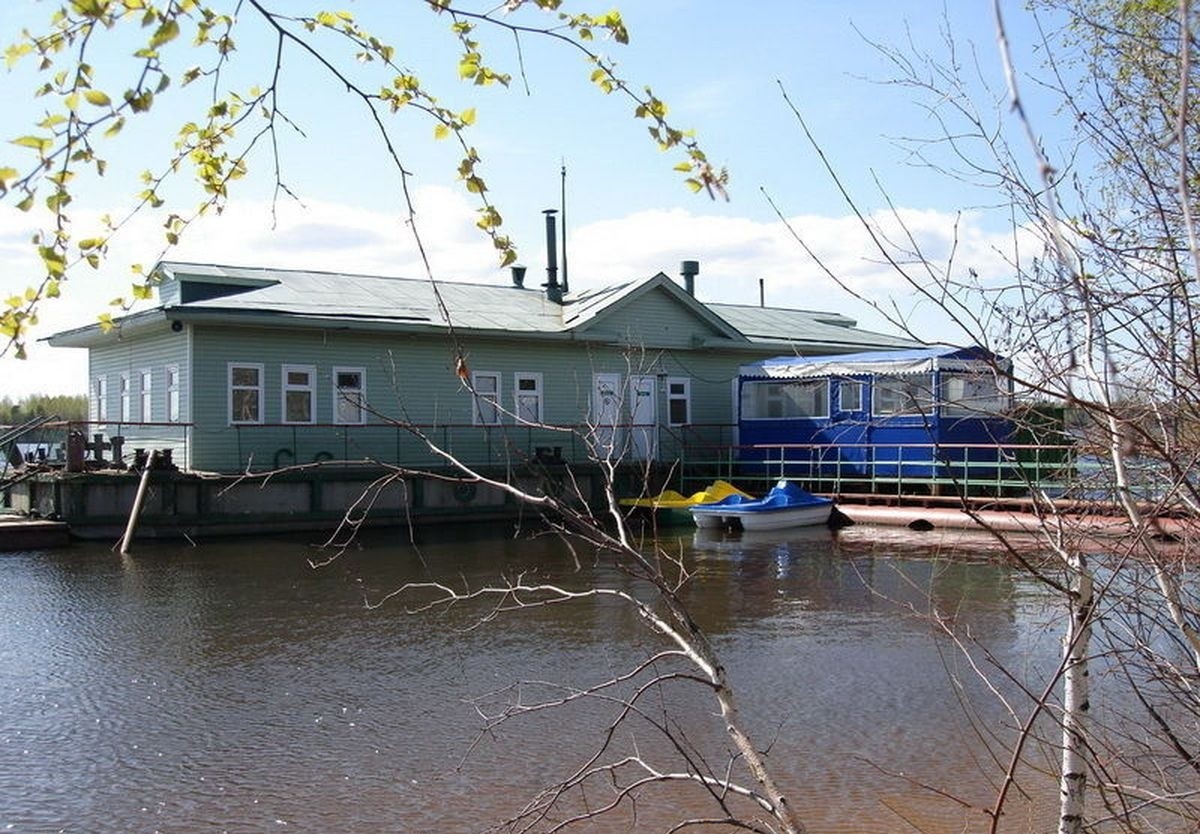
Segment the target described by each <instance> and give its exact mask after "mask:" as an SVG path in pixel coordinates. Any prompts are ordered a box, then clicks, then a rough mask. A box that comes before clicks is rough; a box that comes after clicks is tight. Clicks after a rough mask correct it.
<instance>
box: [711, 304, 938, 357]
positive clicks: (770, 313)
mask: <svg viewBox="0 0 1200 834" xmlns="http://www.w3.org/2000/svg"><path fill="white" fill-rule="evenodd" d="M708 306H709V307H710V308H711V309H712V311H713V312H714V313H716V314H717V315H719V316H721V318H723V319H725V320H726V321H728V322H729V323H730V324H731V325H733V326H734V327H735V328H737V329H738V331H740V332H741V333H743V334H744V335H745V336H746V338H748V339H749V340H750V341H752V342H780V343H792V344H806V345H811V346H812V347H813V348H816V347H818V346H822V345H825V346H828V347H829V348H831V349H836V351H845V350H847V349H853V348H856V347H862V348H888V347H891V348H904V347H912V346H915V345H916V344H917V343H916V342H914V341H912V340H911V339H904V338H901V337H899V336H887V335H884V334H882V333H873V332H871V331H870V330H861V329H859V328H857V327H855V326H854V324H855V322H854V319H852V318H849V317H848V316H843V315H841V314H839V313H827V312H819V311H816V310H794V309H789V308H786V307H752V306H749V305H744V304H709V305H708Z"/></svg>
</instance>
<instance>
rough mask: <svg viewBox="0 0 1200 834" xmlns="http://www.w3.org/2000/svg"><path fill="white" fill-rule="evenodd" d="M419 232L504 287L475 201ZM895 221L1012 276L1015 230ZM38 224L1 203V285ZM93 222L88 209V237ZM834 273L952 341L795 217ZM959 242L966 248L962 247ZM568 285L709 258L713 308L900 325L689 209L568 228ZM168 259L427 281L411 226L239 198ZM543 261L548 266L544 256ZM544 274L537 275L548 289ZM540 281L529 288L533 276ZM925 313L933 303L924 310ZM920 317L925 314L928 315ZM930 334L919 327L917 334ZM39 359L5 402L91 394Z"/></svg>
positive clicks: (433, 192) (7, 368)
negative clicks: (820, 314)
mask: <svg viewBox="0 0 1200 834" xmlns="http://www.w3.org/2000/svg"><path fill="white" fill-rule="evenodd" d="M415 200H416V204H417V210H418V216H417V221H418V228H419V230H420V232H421V235H422V238H423V241H424V244H425V247H426V250H427V252H428V253H429V259H430V262H431V264H432V266H433V269H434V274H435V276H436V277H438V278H439V279H444V280H470V281H497V280H506V279H505V278H504V277H502V276H501V275H500V274H499V273H498V271H497V269H496V258H495V254H494V250H493V248H492V246H491V244H490V242H489V241H488V240H487V239H486V238H484V237H483V236H482V235H481V234H480V233H479V231H478V230H477V229H476V228H475V217H476V215H475V212H474V207H473V205H472V204H471V203H470V202H469V201H468V200H467V199H466V197H464V196H463V195H461V194H460V193H458V192H456V191H453V190H451V189H447V188H443V187H427V188H423V189H420V190H418V192H417V193H416V195H415ZM899 220H903V223H904V225H905V227H906V228H907V230H908V233H909V234H911V235H912V236H913V238H914V239H915V240H916V241H918V242H919V244H920V246H921V248H922V249H923V251H925V252H926V253H927V254H928V256H929V257H931V258H932V259H933V260H934V261H935V262H937V263H940V264H941V265H944V264H945V261H946V259H947V258H948V257H949V253H950V252H951V250H952V248H953V247H955V246H957V262H956V263H957V265H956V267H955V269H957V270H958V271H959V272H965V271H966V268H967V267H968V266H970V267H972V268H974V269H975V270H977V271H978V272H979V273H980V274H983V275H987V274H989V273H991V272H995V273H996V274H1005V273H1007V272H1008V270H1007V269H1006V268H1005V266H1004V264H1003V261H1002V259H1001V258H1000V257H999V256H998V255H997V251H996V250H998V249H1000V250H1002V249H1004V248H1005V247H1011V234H1007V235H993V234H989V233H987V232H985V231H984V230H983V229H982V227H981V224H980V219H979V218H978V217H975V216H972V215H965V216H963V218H962V219H961V221H960V223H959V228H958V229H957V231H956V230H955V217H954V216H953V215H949V214H945V213H941V212H934V211H918V210H903V211H901V212H899V219H897V218H893V217H879V218H876V222H877V223H878V225H879V227H880V228H881V230H883V231H884V233H885V234H886V235H887V236H888V237H889V238H891V239H893V240H895V241H901V240H903V238H902V233H901V231H900V228H899ZM29 221H30V218H29V217H28V216H27V215H22V214H20V213H19V212H15V211H13V210H11V209H10V208H7V207H0V258H3V262H4V263H5V265H6V268H5V272H4V274H3V276H0V290H2V291H3V292H4V294H5V295H6V296H7V295H9V294H12V293H20V292H22V291H23V290H24V287H25V286H26V285H27V284H28V283H29V282H30V279H31V278H32V277H36V265H37V264H36V260H37V259H36V256H35V255H34V253H33V251H32V248H31V247H30V246H29V243H28V241H29V238H30V235H31V234H32V229H31V227H30V225H29ZM94 222H95V218H94V217H88V216H85V215H83V214H82V213H81V214H80V215H79V216H78V217H77V219H76V223H77V226H78V228H79V229H81V230H82V229H86V228H89V227H90V224H93V223H94ZM161 222H162V219H161V217H157V216H153V215H150V214H147V215H144V216H139V217H137V218H136V219H135V220H134V221H133V222H131V223H130V224H129V225H128V226H127V227H125V228H123V229H122V231H121V233H120V236H119V237H118V238H117V240H116V241H114V243H113V245H112V247H111V250H110V260H109V263H108V264H107V265H106V266H105V268H104V270H103V272H101V273H96V272H91V271H90V270H88V269H87V268H86V267H84V268H83V269H82V270H77V271H76V272H75V273H74V274H73V277H72V278H71V280H70V282H69V285H68V286H67V288H66V289H65V291H64V297H63V298H62V299H59V300H56V301H52V302H49V303H47V304H46V305H45V306H44V307H43V309H42V315H41V324H40V326H39V329H38V332H37V333H36V334H35V335H36V336H39V337H44V336H46V335H49V334H50V333H53V332H55V331H58V330H63V329H67V328H70V327H77V326H80V325H83V324H87V323H88V322H91V321H94V320H95V316H96V315H97V313H99V312H102V311H104V310H105V309H108V308H107V307H106V304H107V302H108V300H109V299H110V298H112V297H113V296H115V295H119V294H122V293H124V292H127V291H128V280H127V276H129V274H130V273H129V266H130V264H132V263H135V262H137V263H142V264H144V265H145V266H147V267H149V266H150V265H152V264H153V263H154V261H155V260H157V258H158V257H159V255H160V252H161V251H162V228H161V225H160V224H161ZM789 223H790V225H791V227H792V228H793V229H794V230H795V231H796V233H797V234H798V235H799V236H800V237H802V238H803V239H804V240H805V242H806V243H807V244H808V245H809V246H810V247H811V248H812V249H813V250H814V252H815V253H816V254H817V255H818V256H819V257H820V258H821V259H822V260H823V261H824V262H825V264H826V265H827V266H828V267H829V268H830V269H831V270H832V271H833V272H834V273H835V274H837V275H839V276H841V277H842V279H843V280H844V281H845V282H846V283H847V284H848V285H850V286H851V287H852V288H853V289H854V291H855V292H857V293H860V294H862V295H863V296H865V297H867V298H871V299H875V300H878V301H880V302H883V303H889V302H891V301H892V300H894V301H895V303H896V304H897V306H898V308H899V309H900V310H901V311H903V312H904V313H906V314H908V313H913V312H914V311H915V312H916V313H917V314H918V322H920V321H925V320H928V321H930V322H931V323H930V324H929V325H928V326H929V328H930V331H929V332H928V336H929V338H931V339H939V338H952V337H951V336H949V335H948V333H947V332H946V331H945V329H944V325H942V324H933V323H932V319H928V315H929V313H930V311H929V310H928V309H926V310H924V312H923V313H922V308H921V306H920V304H919V303H918V301H917V296H916V293H915V292H914V290H913V288H912V287H911V286H910V285H909V284H907V283H906V282H905V281H904V280H903V279H902V278H901V277H900V276H899V275H898V274H897V273H896V271H895V270H894V269H892V268H890V267H888V266H887V265H885V264H883V263H881V259H880V257H879V255H878V252H877V251H876V249H875V248H874V246H873V245H872V244H871V242H870V239H869V237H868V236H867V234H866V232H865V230H864V229H863V228H862V226H861V224H860V223H859V222H858V221H857V220H856V219H854V218H852V217H819V216H811V215H804V216H797V217H794V218H791V219H790V220H789ZM956 240H957V244H955V241H956ZM568 245H569V258H570V260H569V263H570V280H571V285H572V288H574V289H582V288H585V287H590V286H598V285H601V284H606V283H612V282H616V281H623V280H629V279H631V278H642V277H646V276H648V275H652V274H654V273H656V272H659V271H663V272H666V273H667V274H668V275H672V276H674V275H676V274H677V272H678V269H679V261H680V260H681V259H695V260H699V261H700V262H701V274H700V277H699V280H698V284H697V295H698V296H699V297H700V298H701V299H703V300H708V301H721V302H730V303H743V304H757V303H759V279H763V280H764V281H765V297H766V302H767V304H769V305H772V306H782V307H798V308H803V309H820V310H834V311H838V312H844V313H846V314H848V315H850V316H852V317H855V318H857V319H858V320H859V324H860V326H863V327H867V328H869V329H882V330H891V328H889V327H888V326H887V324H886V322H885V321H884V319H883V318H882V317H881V316H879V315H878V314H876V313H874V312H872V311H871V310H870V309H869V308H868V307H867V306H866V305H864V304H862V303H861V302H857V301H855V300H854V299H853V298H852V296H851V295H850V294H849V293H847V292H846V291H845V290H844V289H842V288H841V287H839V286H838V285H837V283H836V282H835V281H833V280H831V279H830V278H829V277H828V276H826V275H825V273H824V272H823V271H822V270H821V269H820V268H819V267H818V266H817V265H816V264H815V263H814V262H813V260H812V258H810V257H809V256H808V255H807V254H806V253H805V252H804V250H803V248H802V247H801V246H800V245H799V244H798V243H797V242H796V240H795V239H794V238H793V237H792V235H791V233H789V231H788V229H787V228H786V227H785V225H784V224H783V223H781V222H778V221H773V222H761V221H756V220H751V219H747V218H742V217H721V216H716V215H703V214H692V213H690V212H688V211H684V210H671V211H646V212H639V213H636V214H632V215H629V216H627V217H622V218H616V219H611V220H604V221H601V222H597V223H591V224H589V225H586V226H582V227H579V228H572V229H570V230H569V241H568ZM163 257H167V258H169V259H172V260H182V261H186V260H195V261H201V262H208V263H229V264H235V265H246V266H274V267H281V268H299V269H314V270H331V271H332V270H340V271H346V272H361V273H369V274H387V275H409V276H419V275H422V274H424V269H423V267H422V265H421V262H420V259H419V256H418V253H417V250H416V247H415V245H414V243H413V238H412V235H411V232H410V230H409V228H408V225H407V221H406V218H405V217H403V216H401V215H397V214H389V213H385V212H378V211H371V210H367V209H361V208H354V207H350V206H346V205H339V204H336V203H328V202H308V203H306V204H305V205H304V206H300V205H298V204H295V203H292V202H288V203H281V204H280V205H279V206H278V211H277V216H276V218H275V223H274V228H272V218H271V212H270V207H269V205H267V204H264V203H261V202H249V201H247V202H235V203H232V204H231V205H230V206H229V207H228V208H227V209H226V211H225V212H224V213H223V215H222V216H220V217H214V218H206V219H204V220H203V221H201V222H199V223H198V224H197V225H195V226H194V227H193V228H192V229H190V230H189V231H188V232H187V234H186V235H185V237H184V238H183V241H182V242H181V244H180V245H179V246H178V247H177V248H175V249H174V250H172V251H170V252H168V253H165V255H163ZM531 260H532V262H533V263H536V264H541V263H543V258H542V257H541V255H540V254H538V255H535V256H534V257H533V258H532V259H531ZM538 269H539V267H535V266H532V265H531V267H530V272H531V278H532V279H533V280H537V281H538V283H540V279H541V276H540V275H537V274H536V273H537V271H538ZM531 283H532V281H531ZM927 306H928V305H927ZM922 315H924V316H925V317H926V318H925V319H921V318H920V316H922ZM918 326H920V324H919V325H918ZM29 348H30V350H29V353H30V358H29V359H28V360H26V361H24V362H19V361H17V360H15V359H12V358H11V357H4V358H3V359H0V395H9V396H13V397H19V396H22V395H25V394H28V393H32V392H38V391H42V392H47V393H56V392H83V391H85V390H86V385H87V383H86V361H85V357H84V351H81V350H68V349H55V348H49V347H48V346H46V345H44V344H41V343H31V344H30V345H29Z"/></svg>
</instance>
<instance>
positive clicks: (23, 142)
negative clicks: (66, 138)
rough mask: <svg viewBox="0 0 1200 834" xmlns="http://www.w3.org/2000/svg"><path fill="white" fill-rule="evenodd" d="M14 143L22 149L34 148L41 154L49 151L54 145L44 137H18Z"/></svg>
mask: <svg viewBox="0 0 1200 834" xmlns="http://www.w3.org/2000/svg"><path fill="white" fill-rule="evenodd" d="M12 143H13V144H14V145H17V146H19V147H22V148H33V149H34V150H36V151H38V152H39V153H40V152H44V151H47V150H49V149H50V146H51V145H52V144H53V142H52V141H51V140H50V139H46V138H44V137H42V136H18V137H17V138H16V139H13V140H12Z"/></svg>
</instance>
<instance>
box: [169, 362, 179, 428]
mask: <svg viewBox="0 0 1200 834" xmlns="http://www.w3.org/2000/svg"><path fill="white" fill-rule="evenodd" d="M167 420H169V421H170V422H172V423H178V422H179V368H177V367H176V366H174V365H168V366H167Z"/></svg>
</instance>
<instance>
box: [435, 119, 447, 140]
mask: <svg viewBox="0 0 1200 834" xmlns="http://www.w3.org/2000/svg"><path fill="white" fill-rule="evenodd" d="M449 135H450V128H448V127H446V126H445V125H444V124H441V123H440V122H439V123H438V124H436V125H434V126H433V138H434V139H445V138H446V137H447V136H449Z"/></svg>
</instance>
